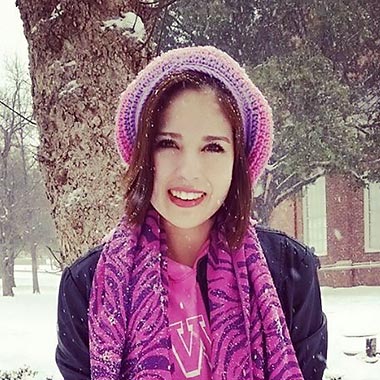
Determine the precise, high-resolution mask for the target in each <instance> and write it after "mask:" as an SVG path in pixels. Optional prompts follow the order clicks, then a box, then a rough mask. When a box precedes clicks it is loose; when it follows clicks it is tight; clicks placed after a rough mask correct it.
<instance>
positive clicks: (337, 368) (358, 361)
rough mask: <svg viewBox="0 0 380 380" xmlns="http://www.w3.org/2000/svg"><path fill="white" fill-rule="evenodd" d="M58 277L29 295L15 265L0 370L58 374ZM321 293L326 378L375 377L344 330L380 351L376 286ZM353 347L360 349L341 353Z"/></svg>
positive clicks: (0, 330)
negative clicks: (369, 339)
mask: <svg viewBox="0 0 380 380" xmlns="http://www.w3.org/2000/svg"><path fill="white" fill-rule="evenodd" d="M59 280H60V276H59V275H57V274H51V273H39V281H40V288H41V294H39V295H38V294H34V295H33V294H32V291H31V284H32V275H31V272H26V271H16V283H17V288H15V297H14V298H8V297H1V296H0V371H5V370H11V369H17V368H20V367H22V366H24V365H28V366H29V367H30V368H31V369H33V370H37V371H38V375H37V377H36V378H35V379H36V380H46V377H48V376H49V377H53V379H54V380H61V379H62V377H61V376H60V375H59V372H58V369H57V368H56V366H55V361H54V353H55V346H56V302H57V290H58V285H59ZM0 291H1V285H0ZM322 297H323V307H324V310H325V312H326V314H327V318H328V324H329V354H328V360H327V362H328V370H327V371H326V376H325V378H326V380H327V379H336V380H337V379H339V378H340V379H342V380H379V379H380V360H379V361H378V362H376V363H367V362H365V360H364V358H365V354H364V352H365V339H364V338H363V339H359V340H358V341H357V340H355V339H347V338H345V337H344V335H345V334H349V333H354V334H355V333H358V334H359V333H371V334H372V333H374V332H376V333H377V334H378V335H377V338H378V339H377V351H378V352H379V351H380V287H356V288H345V289H343V288H337V289H333V288H322ZM354 346H355V347H354ZM352 347H354V348H357V349H358V350H361V351H362V352H361V353H359V354H357V355H355V356H347V355H345V354H344V353H343V351H347V350H349V349H351V348H352ZM334 376H335V377H334Z"/></svg>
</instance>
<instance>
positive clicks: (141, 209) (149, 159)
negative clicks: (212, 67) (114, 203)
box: [124, 71, 252, 249]
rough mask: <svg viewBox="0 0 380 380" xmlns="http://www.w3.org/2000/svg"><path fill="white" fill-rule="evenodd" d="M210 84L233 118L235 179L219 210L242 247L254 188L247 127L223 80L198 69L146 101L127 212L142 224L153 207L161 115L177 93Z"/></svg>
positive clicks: (232, 240) (234, 243)
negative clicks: (244, 127) (246, 148)
mask: <svg viewBox="0 0 380 380" xmlns="http://www.w3.org/2000/svg"><path fill="white" fill-rule="evenodd" d="M203 88H210V89H211V90H212V91H213V92H214V93H215V95H216V97H217V99H218V102H219V105H220V107H221V110H222V112H223V113H224V114H225V116H226V118H227V120H228V121H229V122H230V124H231V127H232V133H233V140H234V165H233V171H232V181H231V186H230V189H229V192H228V194H227V197H226V200H225V201H224V203H223V205H222V206H221V208H220V209H219V210H218V212H217V214H218V220H221V221H222V222H223V224H224V225H225V226H226V227H227V228H226V239H227V242H228V244H229V246H230V248H231V249H236V248H238V247H239V246H240V245H241V243H242V240H243V237H244V234H245V232H246V230H247V227H248V224H249V217H250V212H251V203H252V191H251V181H250V177H249V174H248V164H247V158H246V155H245V144H244V130H243V125H242V119H241V115H240V112H239V108H238V106H237V103H236V100H235V98H234V97H233V96H232V94H231V93H230V91H228V89H227V88H226V87H225V86H224V85H223V83H221V82H220V81H219V80H217V79H215V78H213V77H210V76H209V75H207V74H202V73H199V72H195V71H186V72H182V73H179V74H176V75H174V76H173V75H172V76H170V77H168V78H167V79H165V80H163V81H162V82H161V83H160V84H159V85H158V86H157V87H156V88H155V90H154V91H153V92H152V94H151V95H150V96H149V98H148V99H147V101H146V102H145V104H144V108H143V110H142V112H141V115H140V118H139V120H138V131H137V136H136V143H135V148H134V151H133V154H132V159H131V163H130V166H129V169H128V171H127V173H126V175H125V178H124V182H125V188H126V192H125V196H124V200H125V213H126V215H127V217H128V219H129V222H130V223H132V224H141V223H142V222H143V221H144V218H145V214H146V212H147V210H148V208H149V205H150V200H151V197H152V192H153V181H154V167H153V166H154V165H153V152H154V144H155V139H156V136H157V133H158V131H159V128H160V118H161V116H162V114H163V113H164V111H165V109H166V107H167V106H168V104H169V103H170V101H172V100H173V99H174V98H175V97H176V96H178V95H179V94H180V93H181V92H182V91H184V90H187V89H194V90H201V89H203Z"/></svg>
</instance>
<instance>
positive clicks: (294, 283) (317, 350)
mask: <svg viewBox="0 0 380 380" xmlns="http://www.w3.org/2000/svg"><path fill="white" fill-rule="evenodd" d="M257 234H258V238H259V240H260V243H261V246H262V248H263V251H264V254H265V257H266V259H267V262H268V266H269V270H270V272H271V274H272V277H273V281H274V285H275V287H276V289H277V293H278V296H279V299H280V302H281V305H282V308H283V311H284V314H285V317H286V321H287V325H288V328H289V332H290V336H291V339H292V342H293V346H294V348H295V351H296V355H297V359H298V362H299V364H300V367H301V371H302V373H303V375H304V378H305V380H321V379H322V375H323V371H324V368H325V360H326V359H325V358H326V357H327V323H326V317H325V315H324V314H323V312H322V307H321V294H320V289H319V283H318V277H317V273H316V267H317V260H316V257H315V256H314V255H313V253H311V252H310V251H309V250H308V249H307V248H306V247H305V246H304V245H302V244H300V243H299V242H298V241H296V240H294V239H292V238H290V237H289V236H287V235H285V234H284V233H282V232H278V231H273V230H268V229H264V228H262V227H257ZM101 250H102V246H98V247H96V248H94V249H93V250H91V251H90V252H89V253H88V254H86V255H85V256H84V257H81V258H79V259H78V260H77V261H76V262H75V263H74V264H73V265H72V266H71V267H69V268H66V269H65V271H64V272H63V274H62V279H61V284H60V289H59V296H58V346H57V350H56V362H57V365H58V367H59V369H60V371H61V373H62V375H63V378H64V380H89V379H90V359H89V349H88V340H89V339H88V325H87V322H88V319H87V311H88V303H89V297H90V290H91V283H92V278H93V276H94V271H95V268H96V264H97V262H98V260H99V256H100V253H101ZM206 264H207V256H205V257H204V258H203V259H201V260H200V261H199V262H198V267H197V280H198V283H199V285H200V288H201V291H202V296H203V299H204V301H205V305H206V309H207V308H208V298H207V278H206ZM231 380H233V379H231Z"/></svg>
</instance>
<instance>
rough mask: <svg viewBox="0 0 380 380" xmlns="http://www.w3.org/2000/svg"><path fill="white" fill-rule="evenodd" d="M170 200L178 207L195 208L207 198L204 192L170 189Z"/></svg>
mask: <svg viewBox="0 0 380 380" xmlns="http://www.w3.org/2000/svg"><path fill="white" fill-rule="evenodd" d="M168 194H169V199H170V200H171V202H173V203H174V204H175V205H176V206H178V207H195V206H198V205H199V204H201V203H202V202H203V200H204V199H205V197H206V193H205V192H204V191H194V190H190V191H187V190H179V189H170V190H169V191H168Z"/></svg>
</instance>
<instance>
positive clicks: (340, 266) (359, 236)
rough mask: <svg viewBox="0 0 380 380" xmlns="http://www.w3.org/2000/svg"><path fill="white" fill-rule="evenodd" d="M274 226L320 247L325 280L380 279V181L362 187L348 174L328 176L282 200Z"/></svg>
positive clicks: (331, 282) (376, 282) (321, 273)
mask: <svg viewBox="0 0 380 380" xmlns="http://www.w3.org/2000/svg"><path fill="white" fill-rule="evenodd" d="M270 224H271V227H273V228H277V229H279V230H282V231H285V232H287V233H288V234H289V235H291V236H294V237H296V238H297V239H299V240H301V241H304V242H305V243H306V244H308V245H309V246H310V247H313V248H314V249H315V252H316V254H317V255H318V256H319V258H320V262H321V269H320V270H319V277H320V282H321V285H326V286H333V287H341V286H343V287H347V286H357V285H380V184H379V183H371V184H369V186H368V188H366V189H363V188H357V186H355V183H354V181H353V180H352V179H350V178H347V177H344V176H334V177H323V178H320V179H319V180H318V181H317V182H316V183H315V184H313V185H310V186H308V187H307V188H305V190H304V192H303V196H301V195H300V196H296V197H294V199H292V200H287V201H285V202H283V203H282V204H281V205H279V207H277V208H276V209H275V211H274V212H273V214H272V217H271V222H270Z"/></svg>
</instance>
